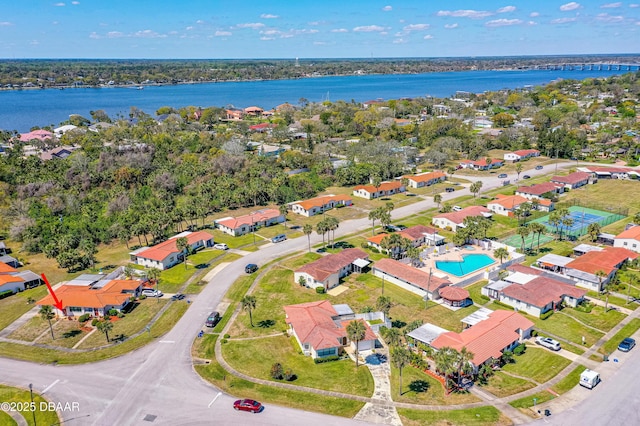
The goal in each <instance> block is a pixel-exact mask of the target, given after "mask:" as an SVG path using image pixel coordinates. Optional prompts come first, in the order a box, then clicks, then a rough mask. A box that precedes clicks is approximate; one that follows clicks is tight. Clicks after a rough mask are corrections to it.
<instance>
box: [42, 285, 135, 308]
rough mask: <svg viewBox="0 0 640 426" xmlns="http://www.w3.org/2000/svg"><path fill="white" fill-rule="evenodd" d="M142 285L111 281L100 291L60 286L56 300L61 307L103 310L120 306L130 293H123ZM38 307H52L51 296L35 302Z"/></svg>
mask: <svg viewBox="0 0 640 426" xmlns="http://www.w3.org/2000/svg"><path fill="white" fill-rule="evenodd" d="M141 285H142V283H141V282H140V281H136V280H112V281H110V282H109V283H107V284H106V285H105V286H104V287H102V288H100V289H93V288H91V287H89V286H79V285H62V286H60V287H59V288H58V289H57V290H56V296H57V298H58V300H60V301H61V302H62V307H63V308H66V307H70V306H74V307H82V308H94V309H104V308H105V307H106V306H120V305H122V304H123V303H124V302H125V301H126V300H127V299H129V298H130V297H131V296H132V294H131V293H123V291H125V290H128V291H131V292H132V291H134V290H135V289H137V288H138V287H140V286H141ZM37 304H38V305H54V301H53V298H52V297H51V295H50V294H49V295H47V296H45V297H44V298H42V299H41V300H39V301H38V302H37Z"/></svg>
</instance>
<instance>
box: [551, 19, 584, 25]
mask: <svg viewBox="0 0 640 426" xmlns="http://www.w3.org/2000/svg"><path fill="white" fill-rule="evenodd" d="M577 19H578V18H558V19H554V20H552V21H551V24H554V25H555V24H568V23H569V22H575V21H576V20H577Z"/></svg>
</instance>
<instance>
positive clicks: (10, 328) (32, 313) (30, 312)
mask: <svg viewBox="0 0 640 426" xmlns="http://www.w3.org/2000/svg"><path fill="white" fill-rule="evenodd" d="M38 310H39V307H38V306H36V305H33V308H31V309H29V310H28V311H27V312H25V313H24V314H23V315H22V316H21V317H20V318H18V319H17V320H15V321H14V322H12V323H11V324H9V325H8V326H6V327H5V328H3V329H2V330H0V337H7V336H9V335H10V334H11V333H13V332H14V331H16V330H17V329H19V328H20V327H22V326H23V325H25V324H26V323H27V321H29V320H30V319H31V318H33V317H35V316H36V315H38Z"/></svg>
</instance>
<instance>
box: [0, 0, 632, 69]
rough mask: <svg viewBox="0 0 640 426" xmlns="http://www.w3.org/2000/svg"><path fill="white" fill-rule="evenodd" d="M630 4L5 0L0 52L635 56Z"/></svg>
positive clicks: (534, 0)
mask: <svg viewBox="0 0 640 426" xmlns="http://www.w3.org/2000/svg"><path fill="white" fill-rule="evenodd" d="M634 1H635V3H634V2H616V1H613V2H611V1H607V0H604V1H595V0H593V1H592V0H589V1H586V0H583V1H571V2H567V1H553V0H528V1H527V0H522V1H516V0H502V1H495V0H483V1H477V0H475V1H471V0H450V1H437V0H401V1H400V0H399V1H392V0H384V1H378V0H340V1H336V0H314V1H307V0H269V1H263V2H251V1H249V2H247V1H228V0H227V1H219V0H168V1H167V0H77V1H69V0H64V1H60V2H56V1H47V0H13V1H10V0H5V1H3V3H4V4H3V5H2V7H1V8H0V58H4V59H19V58H122V59H130V58H140V59H190V58H192V59H231V58H234V59H235V58H237V59H245V58H246V59H251V58H296V57H299V58H301V59H303V58H371V57H377V58H379V57H459V56H513V55H563V54H590V53H592V54H608V53H638V51H639V47H640V0H634Z"/></svg>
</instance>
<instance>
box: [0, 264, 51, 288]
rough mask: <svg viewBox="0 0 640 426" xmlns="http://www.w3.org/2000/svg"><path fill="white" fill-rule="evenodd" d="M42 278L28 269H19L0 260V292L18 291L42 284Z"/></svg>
mask: <svg viewBox="0 0 640 426" xmlns="http://www.w3.org/2000/svg"><path fill="white" fill-rule="evenodd" d="M42 283H43V281H42V278H41V277H40V276H39V275H37V274H35V273H33V272H31V271H28V270H19V269H16V268H14V267H13V266H11V265H7V264H6V263H4V262H0V294H8V293H5V292H8V291H10V292H11V293H14V294H15V293H18V292H20V291H24V290H26V289H29V288H33V287H37V286H39V285H40V284H42Z"/></svg>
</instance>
